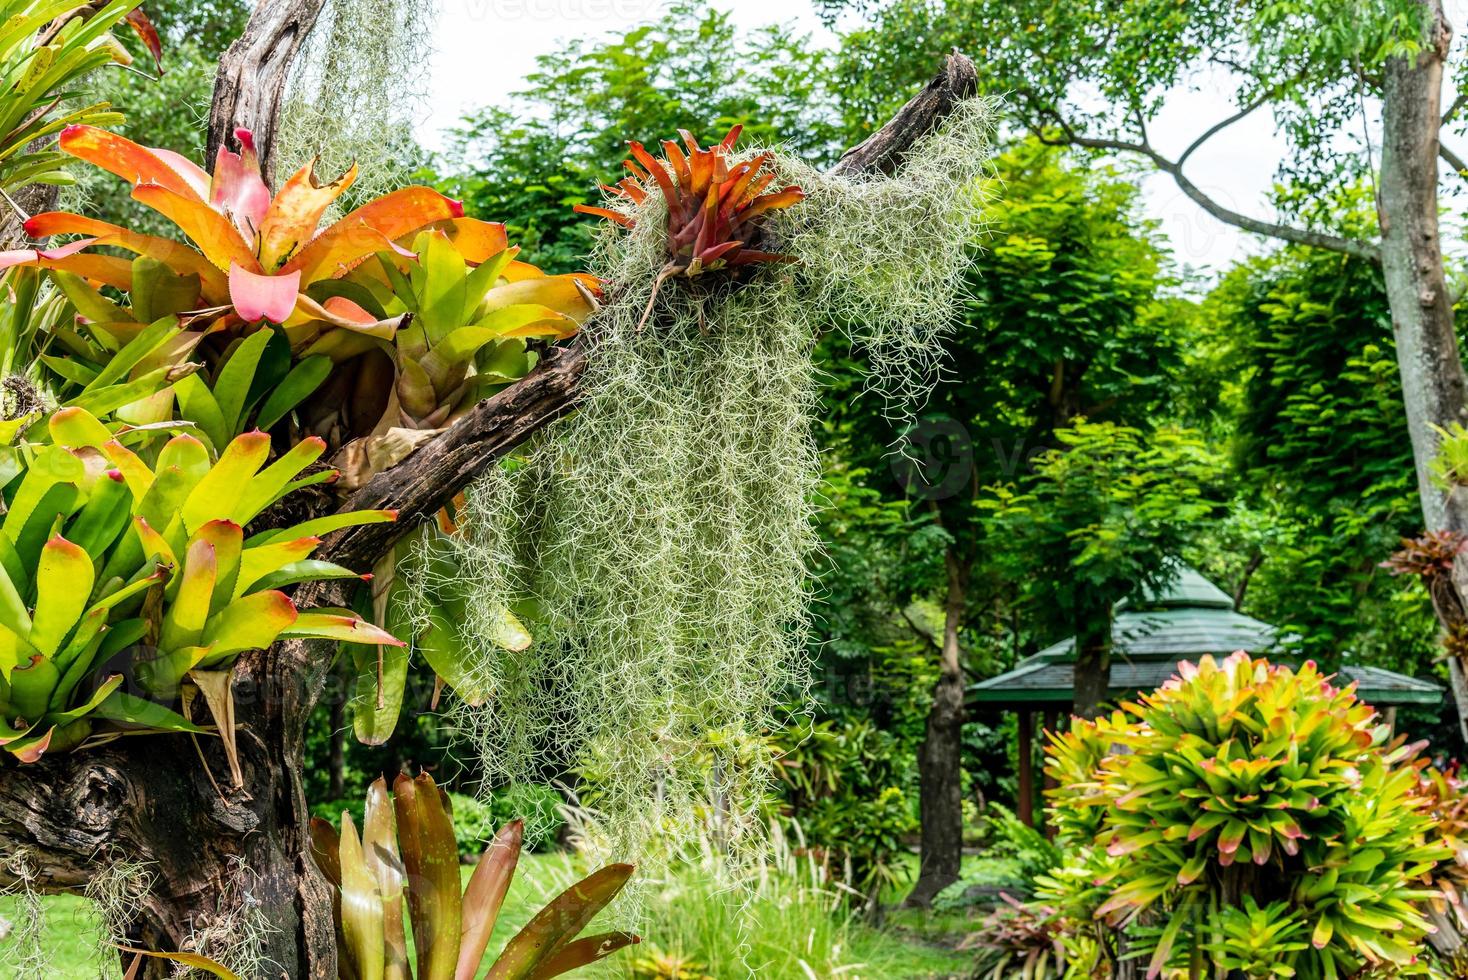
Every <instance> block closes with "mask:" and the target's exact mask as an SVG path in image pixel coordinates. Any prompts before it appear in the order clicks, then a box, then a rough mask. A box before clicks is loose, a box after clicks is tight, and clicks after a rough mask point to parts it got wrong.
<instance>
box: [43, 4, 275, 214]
mask: <svg viewBox="0 0 1468 980" xmlns="http://www.w3.org/2000/svg"><path fill="white" fill-rule="evenodd" d="M146 9H147V12H148V16H149V18H150V19H151V20H152V21H153V23H154V25H155V26H156V27H157V28H158V33H159V35H160V37H161V39H162V41H163V72H164V73H163V77H162V78H156V79H155V78H152V77H144V76H142V75H140V74H137V73H134V72H128V71H120V70H119V71H106V72H100V73H98V74H97V75H96V76H94V78H93V79H92V81H91V85H90V90H89V94H90V95H92V96H93V97H94V98H98V99H106V100H108V101H110V102H111V103H112V104H113V107H114V108H115V109H117V110H118V111H120V112H122V113H123V115H124V117H125V121H124V122H123V123H122V125H120V126H117V127H114V128H115V130H116V131H117V132H119V133H122V134H123V135H124V136H127V137H128V138H129V139H132V140H135V141H137V142H139V143H142V144H143V145H145V146H158V147H162V148H164V149H168V150H173V151H174V152H176V153H182V154H183V155H184V156H186V157H188V158H189V159H190V160H198V159H201V158H202V157H203V156H204V143H205V136H206V130H207V128H208V123H209V99H210V97H211V95H212V93H213V91H214V73H215V69H216V67H217V66H218V62H219V56H220V55H221V54H223V53H224V49H225V48H227V47H229V45H230V43H231V42H232V41H233V40H234V39H235V38H236V37H238V36H239V35H240V32H241V31H243V30H244V28H245V21H246V20H247V19H248V18H249V15H250V7H249V4H247V3H245V2H244V0H204V2H193V0H161V2H152V0H150V2H149V3H148V4H147V8H146ZM208 163H209V166H210V167H211V168H212V166H213V161H208ZM75 173H76V177H77V181H78V184H77V187H76V188H75V190H74V191H70V192H69V193H70V194H72V195H74V197H75V199H74V200H70V201H66V202H65V203H66V207H67V209H69V210H84V211H85V212H86V213H87V214H89V215H91V216H94V217H97V218H101V219H103V220H105V221H111V222H113V223H115V224H119V225H122V226H123V227H126V228H133V229H135V230H137V231H141V232H147V233H149V234H168V233H169V230H170V226H169V224H168V223H167V222H166V221H164V220H163V219H162V218H160V217H158V215H157V214H156V213H155V212H153V211H152V210H150V209H149V208H147V207H144V206H143V205H141V204H139V203H138V202H136V201H134V200H133V199H132V198H131V196H130V193H131V191H132V188H131V187H130V186H129V185H127V184H125V183H119V182H118V181H117V180H116V179H114V178H113V177H112V176H111V175H109V174H106V173H102V172H101V171H98V170H94V169H91V168H81V167H78V168H77V169H76V171H75Z"/></svg>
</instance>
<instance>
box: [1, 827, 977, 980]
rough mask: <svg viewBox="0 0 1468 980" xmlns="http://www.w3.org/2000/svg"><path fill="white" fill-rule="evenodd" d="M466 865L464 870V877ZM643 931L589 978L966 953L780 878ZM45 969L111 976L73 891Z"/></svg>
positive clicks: (825, 969)
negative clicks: (653, 970)
mask: <svg viewBox="0 0 1468 980" xmlns="http://www.w3.org/2000/svg"><path fill="white" fill-rule="evenodd" d="M578 870H579V869H578V867H577V860H576V858H575V857H574V856H572V855H569V854H564V853H551V854H527V855H525V856H524V857H523V858H522V859H521V861H520V869H519V871H518V873H517V874H516V877H515V883H514V885H513V886H512V887H511V889H510V893H509V896H508V898H507V899H506V902H505V908H504V911H503V913H502V914H501V916H500V919H499V922H498V923H497V924H496V927H495V936H494V940H493V942H492V943H491V947H490V948H491V949H492V950H497V949H498V948H499V947H500V946H501V945H503V943H504V942H505V941H506V940H508V939H509V938H510V937H511V936H512V935H513V934H514V933H515V932H517V931H519V929H520V928H521V926H523V925H524V924H525V922H526V921H527V920H528V919H529V918H530V916H531V915H532V914H534V912H535V911H536V910H537V909H538V908H539V907H540V906H541V905H543V904H544V903H545V902H546V901H547V900H548V899H549V898H550V897H551V896H553V895H554V894H556V893H557V892H558V891H560V890H561V889H562V888H563V887H565V885H567V884H569V883H570V881H571V880H573V878H574V876H575V875H576V873H577V872H578ZM469 871H470V869H468V868H465V869H464V873H465V876H466V877H467V876H468V874H469ZM645 900H646V903H647V904H646V910H647V914H646V917H645V920H644V925H643V926H642V927H641V929H640V931H641V933H642V935H643V940H644V941H643V944H642V945H641V946H637V947H634V948H632V949H630V950H626V951H623V952H621V953H618V954H617V955H616V956H615V957H613V958H612V959H611V960H609V961H607V962H606V963H605V964H602V965H601V966H600V967H598V968H596V969H593V970H586V971H583V973H584V974H585V975H587V976H599V977H607V978H613V977H616V978H630V977H635V976H639V975H642V976H647V975H653V974H648V973H641V974H639V973H638V972H636V971H635V970H634V966H635V964H637V963H638V962H639V960H641V961H643V962H644V966H645V967H646V966H650V965H651V964H652V963H653V962H657V961H661V962H665V963H666V962H669V961H672V960H675V959H677V958H680V957H681V958H683V959H684V960H685V961H686V962H687V963H688V964H690V965H692V966H694V967H696V970H697V972H695V973H693V974H691V975H692V976H703V975H707V976H711V977H714V978H717V980H729V978H734V977H743V976H749V975H756V976H759V977H760V978H761V980H786V978H789V980H811V978H812V977H814V978H820V980H825V978H827V977H838V976H839V977H842V978H850V980H907V978H914V980H918V978H938V977H950V976H961V975H963V974H964V973H965V972H966V969H965V967H966V964H967V961H968V957H965V956H962V955H959V954H955V953H953V952H951V951H950V950H948V949H945V948H942V946H940V945H938V941H939V939H940V938H941V937H938V936H936V935H932V934H929V933H927V932H925V931H924V930H921V929H918V928H914V924H915V923H916V921H917V920H916V919H914V917H913V916H912V914H911V913H903V915H902V928H900V929H884V930H876V929H872V928H869V927H867V926H864V925H862V924H860V923H857V922H854V921H850V920H847V919H846V918H845V917H844V916H841V915H833V914H832V913H831V911H830V903H829V902H826V901H822V900H820V897H819V896H812V895H811V894H810V893H808V892H805V891H802V890H800V889H795V888H787V887H782V886H780V885H778V884H776V885H772V886H770V887H767V888H762V889H760V890H759V891H758V892H755V893H747V892H742V891H738V890H735V891H722V890H719V889H716V888H713V887H711V886H708V885H707V883H703V882H699V881H697V880H692V881H683V880H674V881H672V882H670V883H668V884H667V885H665V886H662V887H658V888H650V889H649V891H648V893H647V894H646V896H645ZM43 903H44V907H45V912H46V915H45V933H44V940H43V942H44V952H45V972H44V975H45V977H46V978H47V980H97V978H106V980H114V978H118V977H120V975H121V973H120V970H119V969H118V968H117V963H116V960H115V959H114V958H113V957H112V956H111V955H110V954H109V953H107V952H106V951H104V950H103V949H101V947H100V943H101V930H100V928H99V926H98V923H97V920H96V917H95V915H94V914H93V912H92V910H91V907H90V904H89V903H88V902H86V901H85V900H83V899H79V898H75V897H71V896H47V897H46V898H44V899H43ZM0 916H3V917H4V918H6V919H8V920H10V921H11V922H12V923H13V924H15V925H16V926H17V927H18V926H19V925H20V923H21V922H22V921H23V909H22V908H21V906H20V902H19V900H18V899H16V898H13V897H7V898H0ZM15 936H16V933H15V932H12V933H11V936H10V937H9V938H7V939H5V940H4V941H0V953H3V954H4V955H5V957H6V959H5V960H0V978H4V980H9V978H12V977H14V976H16V968H15V965H14V962H13V960H12V959H11V957H13V956H14V954H15V953H16V951H17V943H16V941H15Z"/></svg>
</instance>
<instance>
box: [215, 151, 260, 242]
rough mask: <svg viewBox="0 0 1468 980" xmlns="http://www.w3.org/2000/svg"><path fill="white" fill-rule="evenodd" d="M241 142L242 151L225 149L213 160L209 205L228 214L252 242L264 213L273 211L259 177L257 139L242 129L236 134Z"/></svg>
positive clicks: (247, 239)
mask: <svg viewBox="0 0 1468 980" xmlns="http://www.w3.org/2000/svg"><path fill="white" fill-rule="evenodd" d="M234 135H235V139H237V140H239V141H240V152H238V153H235V152H233V151H232V150H229V149H227V148H225V147H223V146H221V147H220V148H219V154H218V156H216V157H215V158H214V180H213V183H212V184H211V185H210V190H209V203H210V204H212V205H213V206H214V207H215V208H216V209H217V210H220V211H224V212H225V213H227V214H228V215H229V216H230V218H231V220H233V221H234V225H235V227H236V228H238V229H239V232H240V234H241V235H243V236H244V237H245V240H246V241H252V240H253V239H254V237H255V233H256V232H257V231H259V230H260V224H261V222H263V221H264V220H265V212H266V211H267V210H269V208H270V198H271V193H270V188H268V187H266V186H265V178H263V177H261V176H260V157H259V156H258V155H257V154H256V152H255V136H254V134H253V133H251V132H250V131H249V130H248V129H244V128H243V127H241V128H240V129H236V130H235V131H234Z"/></svg>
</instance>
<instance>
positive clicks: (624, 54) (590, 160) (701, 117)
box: [434, 3, 842, 272]
mask: <svg viewBox="0 0 1468 980" xmlns="http://www.w3.org/2000/svg"><path fill="white" fill-rule="evenodd" d="M826 57H827V55H826V53H825V52H824V51H823V50H822V49H821V48H819V47H817V46H815V45H813V44H811V43H810V39H809V38H808V37H807V36H805V35H803V34H800V33H796V32H793V31H790V30H787V29H785V28H778V27H770V28H766V29H764V30H761V31H757V32H755V33H754V34H753V35H752V36H747V37H741V36H740V34H739V32H738V31H737V30H736V29H735V27H734V24H733V23H732V21H731V19H730V15H729V14H728V13H725V12H722V11H719V10H716V9H713V8H710V7H705V6H704V5H701V4H692V3H678V4H675V5H673V6H672V7H671V8H670V9H669V10H668V11H667V13H666V14H664V15H663V16H662V17H661V18H659V19H658V20H657V21H655V22H653V23H650V24H646V25H643V26H640V27H636V28H634V29H632V30H630V31H628V32H627V33H626V34H623V35H621V36H619V37H617V36H614V37H611V38H609V39H603V40H595V41H587V40H581V39H578V40H573V41H571V42H570V43H568V44H567V45H566V46H565V47H564V48H562V49H561V50H559V51H556V52H553V53H551V54H548V55H543V56H541V57H539V58H538V59H537V64H538V69H537V70H536V71H535V72H533V73H532V74H530V75H529V76H527V78H526V82H527V87H526V88H525V89H524V90H523V91H521V92H518V93H516V95H515V98H514V99H513V100H512V101H510V102H509V103H508V106H507V105H504V104H496V105H490V106H486V107H485V108H483V109H480V110H478V111H477V112H474V113H471V114H470V115H469V116H467V117H466V118H465V119H464V121H463V124H462V125H460V126H459V127H458V128H457V129H455V130H454V131H453V132H452V133H451V135H450V140H449V145H448V148H447V151H446V152H445V153H444V155H443V156H442V158H441V159H439V160H438V161H437V162H436V163H435V165H434V167H435V169H436V170H438V171H440V172H441V173H442V174H443V175H444V177H443V178H442V179H441V180H440V181H439V183H440V186H442V187H443V188H444V190H445V191H446V192H447V193H449V194H451V195H452V196H455V197H458V198H460V199H462V200H463V201H464V206H465V208H466V209H467V210H468V211H469V213H471V214H477V215H480V216H481V217H485V218H489V219H492V220H503V221H505V222H506V223H507V224H508V227H509V232H510V236H511V237H512V238H513V239H514V240H515V241H517V242H520V243H521V244H522V245H523V246H524V248H525V256H524V257H525V258H527V259H528V260H529V261H531V262H534V263H535V264H537V265H540V266H541V267H543V268H546V269H547V270H548V271H554V272H561V271H570V270H571V269H574V268H578V267H579V266H578V265H577V259H578V257H579V256H582V255H584V254H585V253H586V252H587V251H588V249H589V247H590V244H591V237H590V233H591V230H592V228H591V226H590V225H589V224H588V223H587V222H586V221H584V220H583V219H582V218H581V217H580V216H578V215H575V214H572V212H571V206H572V205H574V204H583V203H594V202H595V201H596V200H597V199H598V198H599V197H600V194H599V192H598V191H597V189H596V185H597V183H598V182H610V181H612V180H615V179H616V177H617V176H618V174H619V172H620V170H621V166H622V159H623V158H624V157H625V156H626V155H627V153H626V149H627V148H626V142H625V141H626V140H628V139H642V140H644V141H646V140H650V139H665V138H673V137H675V136H676V134H677V131H678V130H679V129H687V130H689V131H690V132H692V133H693V134H694V135H695V136H697V137H699V138H700V139H702V140H704V142H708V141H709V140H710V139H711V138H712V137H714V136H715V135H719V136H721V135H722V134H723V133H725V132H726V131H727V130H728V129H729V127H730V126H733V125H734V124H736V123H739V124H742V125H743V126H744V139H745V140H746V141H748V140H753V141H755V142H764V143H771V144H773V143H780V144H783V145H784V146H786V147H787V148H788V149H789V150H791V151H792V152H794V153H795V154H797V155H798V156H800V157H801V158H802V159H805V160H809V161H812V162H814V163H821V162H826V161H829V160H830V159H832V158H833V156H834V154H835V153H836V152H837V151H838V150H839V149H840V147H841V145H842V140H841V134H840V132H839V131H838V129H837V126H836V123H835V121H834V120H833V119H832V118H830V117H829V116H828V114H827V113H828V110H827V108H826V107H827V106H828V105H829V104H830V102H831V99H830V97H829V95H828V91H827V90H826V88H825V79H826V74H825V72H824V70H823V66H824V62H825V59H826Z"/></svg>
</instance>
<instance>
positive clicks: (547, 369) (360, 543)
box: [322, 343, 586, 568]
mask: <svg viewBox="0 0 1468 980" xmlns="http://www.w3.org/2000/svg"><path fill="white" fill-rule="evenodd" d="M585 369H586V348H585V345H584V344H581V343H572V344H570V345H569V346H566V347H558V348H553V349H551V350H550V351H549V352H547V353H546V355H545V357H544V358H543V359H542V360H541V362H540V364H538V365H537V366H536V368H535V370H534V371H532V372H531V373H530V374H529V375H527V376H526V377H525V378H523V379H522V380H520V381H519V382H518V383H517V384H514V385H511V386H510V387H509V388H507V389H505V390H504V391H502V392H500V393H499V394H497V395H495V396H494V397H493V398H488V399H485V400H484V401H482V402H480V403H479V405H477V406H476V407H475V408H474V410H473V411H472V412H470V413H469V414H468V415H467V416H465V417H464V418H462V419H460V420H459V422H458V423H457V424H455V425H454V427H453V428H452V429H450V430H449V431H447V432H445V433H444V434H443V435H441V436H438V437H437V438H436V439H434V440H433V441H431V442H429V443H427V444H426V445H424V446H423V447H422V448H420V449H418V450H417V451H416V452H414V453H413V455H411V456H409V457H408V458H407V459H406V460H404V461H403V462H402V463H400V464H399V465H397V466H395V467H393V468H392V469H390V470H387V471H385V472H382V473H379V474H377V475H376V476H375V477H373V478H372V479H371V480H370V481H368V483H367V485H366V486H364V487H362V489H360V490H358V491H357V492H356V493H354V494H352V495H351V497H349V498H348V499H347V501H346V503H345V504H343V506H342V509H343V510H370V509H376V508H388V509H391V510H396V511H397V512H398V520H397V523H396V524H367V525H364V526H362V527H354V528H348V529H346V530H344V531H339V532H337V533H336V534H335V535H333V536H332V537H330V538H328V539H327V540H326V541H325V542H324V544H323V545H322V550H323V553H325V554H327V555H328V556H330V558H331V560H332V561H335V562H337V563H338V564H343V565H347V566H349V567H359V566H360V567H369V568H370V567H371V565H372V563H373V562H375V561H376V560H377V559H378V558H379V557H380V556H382V555H384V554H386V553H387V550H388V548H390V547H391V546H392V543H393V541H394V540H395V539H396V538H398V537H400V536H402V535H403V534H404V533H405V532H406V531H408V530H410V529H411V528H412V527H413V526H414V525H415V524H417V523H418V521H419V520H421V519H422V518H424V517H428V516H429V515H431V514H433V513H434V512H435V511H437V510H438V509H439V508H440V507H442V506H443V505H444V504H445V503H447V502H448V500H449V499H450V498H451V497H453V496H454V494H456V493H458V492H460V491H461V490H463V489H464V487H466V486H468V485H469V483H470V482H471V481H472V480H473V479H474V478H475V477H476V476H478V475H479V474H481V473H483V472H484V469H485V467H487V466H489V465H491V464H492V463H493V462H494V461H495V460H497V459H499V458H500V457H502V456H504V455H505V454H506V453H507V452H509V451H510V450H512V449H514V448H515V447H516V446H518V445H520V444H521V443H523V442H525V441H526V440H527V439H529V438H530V437H531V436H532V435H534V434H535V433H536V432H539V431H540V430H541V429H542V428H544V427H545V426H546V425H548V424H549V423H551V422H553V421H555V420H556V419H558V418H560V417H561V416H562V415H565V414H566V413H567V412H569V411H570V410H571V408H572V407H573V406H574V404H575V401H576V393H577V382H579V381H580V379H581V373H582V372H583V371H584V370H585Z"/></svg>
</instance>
